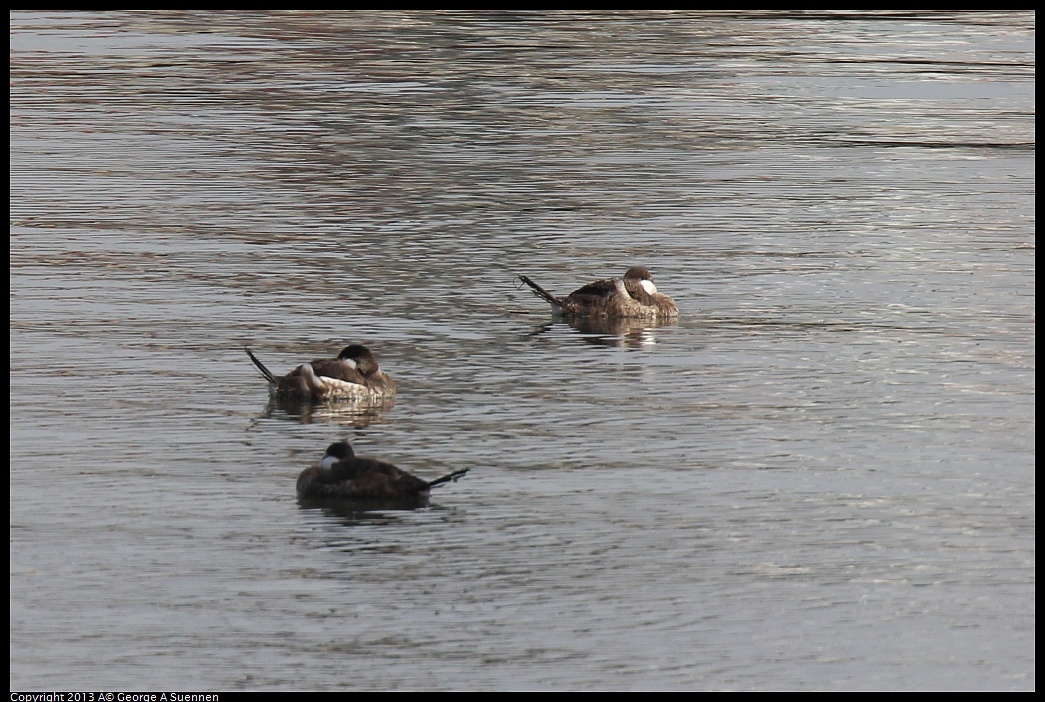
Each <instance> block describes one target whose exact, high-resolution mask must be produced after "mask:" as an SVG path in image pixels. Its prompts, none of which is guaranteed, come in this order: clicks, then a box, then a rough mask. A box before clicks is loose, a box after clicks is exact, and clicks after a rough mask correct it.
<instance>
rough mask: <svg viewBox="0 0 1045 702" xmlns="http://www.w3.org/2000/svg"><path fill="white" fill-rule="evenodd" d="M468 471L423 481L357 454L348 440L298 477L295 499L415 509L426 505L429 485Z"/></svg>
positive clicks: (451, 479)
mask: <svg viewBox="0 0 1045 702" xmlns="http://www.w3.org/2000/svg"><path fill="white" fill-rule="evenodd" d="M467 472H468V469H467V468H462V469H460V470H455V471H453V472H451V473H448V474H446V475H444V476H442V477H441V478H436V479H435V480H424V479H422V478H418V477H417V476H414V475H411V474H410V473H407V472H406V471H404V470H401V469H399V468H397V467H395V466H394V465H392V464H391V463H386V462H384V461H379V460H377V459H374V458H364V457H361V456H356V455H355V452H354V451H353V450H352V446H351V445H350V444H349V443H348V442H347V441H338V442H335V443H333V444H331V445H330V446H329V447H327V451H326V454H325V455H324V456H323V460H322V461H321V462H320V464H319V465H318V466H312V467H309V468H306V469H305V470H304V471H302V472H301V475H300V476H298V482H297V492H298V499H299V500H300V501H301V502H302V503H303V504H326V503H332V502H335V503H348V504H350V505H352V506H355V507H358V508H359V509H414V508H417V507H424V506H426V505H427V504H428V499H429V493H430V491H431V489H432V488H434V487H438V486H439V485H445V484H446V483H449V482H456V481H457V480H458V479H460V477H461V476H463V475H464V474H465V473H467Z"/></svg>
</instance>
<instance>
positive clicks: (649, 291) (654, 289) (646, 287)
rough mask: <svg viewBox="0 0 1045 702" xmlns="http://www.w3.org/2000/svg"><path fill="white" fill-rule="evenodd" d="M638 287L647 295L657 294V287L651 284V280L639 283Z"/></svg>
mask: <svg viewBox="0 0 1045 702" xmlns="http://www.w3.org/2000/svg"><path fill="white" fill-rule="evenodd" d="M639 285H641V286H642V289H643V290H645V291H646V294H647V295H652V294H654V293H655V292H657V286H656V285H654V284H653V281H652V280H642V281H639Z"/></svg>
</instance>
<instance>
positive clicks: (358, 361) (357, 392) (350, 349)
mask: <svg viewBox="0 0 1045 702" xmlns="http://www.w3.org/2000/svg"><path fill="white" fill-rule="evenodd" d="M244 349H245V350H246V352H247V355H248V356H250V360H251V361H253V362H254V365H255V366H257V368H258V370H259V371H261V374H262V375H263V376H265V379H266V380H267V381H269V391H270V392H271V393H272V395H273V396H274V397H276V398H279V399H298V400H354V401H373V400H386V399H389V398H393V397H395V394H396V385H395V382H394V381H393V380H392V378H391V377H390V376H389V375H388V374H387V373H385V372H383V371H382V370H381V368H380V366H378V364H377V359H376V358H375V357H374V354H373V353H371V351H370V349H368V348H367V347H366V346H363V345H361V344H350V345H349V346H346V347H345V348H344V349H342V350H341V353H339V354H338V355H337V358H331V359H327V358H322V359H316V360H314V361H311V362H309V363H302V364H301V365H300V366H298V367H297V368H295V369H294V370H292V371H290V372H289V373H287V374H286V375H284V376H282V377H277V376H276V375H275V374H273V373H272V371H270V370H269V369H268V368H266V367H265V364H264V363H262V362H261V361H260V360H258V357H257V356H255V355H254V353H253V352H252V351H251V350H250V349H249V348H247V347H244Z"/></svg>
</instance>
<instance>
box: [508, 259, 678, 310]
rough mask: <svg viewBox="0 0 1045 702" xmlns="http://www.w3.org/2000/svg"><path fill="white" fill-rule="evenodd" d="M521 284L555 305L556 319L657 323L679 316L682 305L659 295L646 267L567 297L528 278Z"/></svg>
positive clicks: (661, 294)
mask: <svg viewBox="0 0 1045 702" xmlns="http://www.w3.org/2000/svg"><path fill="white" fill-rule="evenodd" d="M519 280H521V281H522V282H524V283H526V284H527V285H528V286H530V288H532V289H533V293H534V295H536V296H537V297H539V298H541V299H543V300H546V301H547V302H549V303H551V306H552V313H553V314H555V315H561V316H564V317H596V318H603V319H657V320H669V319H675V318H677V317H678V316H679V308H678V305H676V304H675V301H674V300H672V299H671V298H670V297H668V296H667V295H665V294H664V293H661V292H658V291H657V286H656V285H654V284H653V275H652V274H651V273H650V271H649V269H648V268H646V267H645V266H632V267H631V268H629V269H628V271H627V272H626V273H625V274H624V277H623V278H606V279H605V280H596V281H595V282H594V283H588V284H587V285H585V286H584V287H583V288H580V289H579V290H575V291H573V292H572V293H570V294H569V295H567V296H566V297H558V296H556V295H552V294H551V293H550V292H548V291H547V290H545V289H544V288H542V287H541V286H540V285H537V283H535V282H533V281H532V280H530V279H529V278H527V277H526V276H524V275H521V276H519Z"/></svg>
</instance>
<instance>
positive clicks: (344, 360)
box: [341, 358, 359, 370]
mask: <svg viewBox="0 0 1045 702" xmlns="http://www.w3.org/2000/svg"><path fill="white" fill-rule="evenodd" d="M341 362H342V363H344V364H345V365H346V366H348V367H349V368H351V369H352V370H355V369H356V367H357V366H358V365H359V364H358V363H356V362H355V361H353V360H352V359H351V358H342V359H341Z"/></svg>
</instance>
